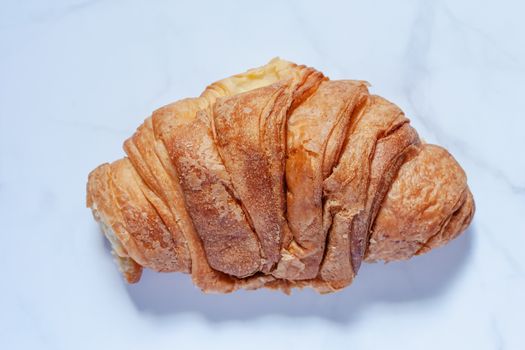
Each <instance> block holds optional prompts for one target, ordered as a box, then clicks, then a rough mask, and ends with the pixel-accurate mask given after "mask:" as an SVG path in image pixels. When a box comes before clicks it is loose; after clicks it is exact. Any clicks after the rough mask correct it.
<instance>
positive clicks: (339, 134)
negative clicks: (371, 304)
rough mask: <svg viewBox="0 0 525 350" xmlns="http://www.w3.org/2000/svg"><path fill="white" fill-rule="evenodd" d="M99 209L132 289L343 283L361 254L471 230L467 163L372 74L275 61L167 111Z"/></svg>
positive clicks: (366, 256) (134, 148) (113, 170)
mask: <svg viewBox="0 0 525 350" xmlns="http://www.w3.org/2000/svg"><path fill="white" fill-rule="evenodd" d="M124 149H125V151H126V154H127V157H125V158H123V159H120V160H117V161H115V162H113V163H111V164H107V163H106V164H102V165H100V166H99V167H98V168H96V169H95V170H93V171H92V172H91V174H90V175H89V180H88V185H87V205H88V207H90V208H91V209H92V211H93V214H94V216H95V219H96V220H97V221H98V222H99V223H100V225H101V227H102V229H103V231H104V233H105V235H106V237H107V238H108V240H109V241H110V242H111V245H112V249H113V251H112V253H113V255H114V256H115V259H116V261H117V263H118V266H119V268H120V270H121V271H122V273H123V274H124V276H125V278H126V280H127V281H128V282H130V283H134V282H137V281H138V280H139V279H140V276H141V273H142V269H143V268H144V267H146V268H150V269H153V270H155V271H162V272H185V273H191V275H192V279H193V282H194V283H195V285H197V286H198V287H199V288H201V289H202V290H203V291H206V292H231V291H233V290H236V289H239V288H246V289H255V288H260V287H268V288H275V289H281V290H283V291H285V292H288V291H289V290H290V288H292V287H305V286H309V287H313V288H315V289H316V290H318V291H320V292H323V293H324V292H331V291H336V290H338V289H341V288H343V287H345V286H347V285H349V284H350V283H351V282H352V280H353V279H354V277H355V276H356V274H357V271H358V270H359V267H360V265H361V262H362V261H363V260H364V261H368V262H371V261H375V260H384V261H392V260H401V259H408V258H410V257H412V256H413V255H417V254H421V253H424V252H427V251H428V250H430V249H432V248H434V247H438V246H441V245H443V244H445V243H447V242H448V241H450V240H451V239H453V238H455V237H456V236H458V235H459V234H460V233H461V232H463V231H464V230H465V229H466V227H467V226H468V225H469V223H470V221H471V219H472V216H473V214H474V201H473V198H472V194H471V192H470V190H469V188H468V186H467V179H466V176H465V173H464V171H463V169H462V168H461V167H460V166H459V164H458V163H457V162H456V161H455V160H454V158H453V157H452V156H451V155H450V154H449V153H448V152H447V151H446V150H445V149H443V148H441V147H439V146H435V145H430V144H426V143H424V142H422V141H421V140H420V139H419V137H418V135H417V133H416V131H415V130H414V129H413V128H412V127H411V126H410V124H409V120H408V119H407V118H406V117H405V116H404V114H403V112H402V111H401V110H400V109H399V108H398V107H397V106H396V105H394V104H392V103H391V102H388V101H387V100H385V99H383V98H381V97H379V96H375V95H370V94H369V92H368V89H367V83H366V82H363V81H353V80H329V79H328V78H326V77H325V76H324V75H323V74H322V73H320V72H318V71H316V70H315V69H312V68H309V67H305V66H299V65H296V64H293V63H291V62H287V61H284V60H280V59H274V60H272V61H270V62H269V63H268V64H267V65H265V66H262V67H260V68H256V69H252V70H249V71H247V72H246V73H243V74H239V75H235V76H232V77H230V78H227V79H224V80H221V81H218V82H216V83H214V84H212V85H210V86H208V87H207V88H206V90H205V91H204V92H203V93H202V94H201V96H200V97H197V98H189V99H184V100H180V101H177V102H175V103H172V104H170V105H167V106H165V107H162V108H160V109H158V110H157V111H155V112H154V113H153V115H152V116H151V117H149V118H148V119H146V121H145V122H144V123H143V124H142V125H141V126H140V127H139V128H138V129H137V131H136V133H135V134H134V135H133V136H132V137H131V138H130V139H128V140H127V141H126V142H125V143H124Z"/></svg>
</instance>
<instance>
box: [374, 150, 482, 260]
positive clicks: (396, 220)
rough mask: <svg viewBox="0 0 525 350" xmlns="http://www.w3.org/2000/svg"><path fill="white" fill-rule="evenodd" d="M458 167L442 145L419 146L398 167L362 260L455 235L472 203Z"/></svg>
mask: <svg viewBox="0 0 525 350" xmlns="http://www.w3.org/2000/svg"><path fill="white" fill-rule="evenodd" d="M466 181H467V178H466V176H465V173H464V171H463V169H461V167H460V166H459V164H458V163H457V162H456V161H455V160H454V158H452V156H451V155H450V154H449V153H448V152H447V151H446V150H445V149H443V148H441V147H439V146H435V145H428V144H425V145H422V146H421V148H420V149H419V150H418V153H417V155H415V156H413V157H412V158H411V159H410V160H408V161H407V162H406V163H405V164H404V165H403V166H402V167H401V169H400V171H399V173H398V175H397V178H396V180H395V181H394V183H393V184H392V187H391V188H390V191H389V192H388V195H387V197H386V198H385V200H384V201H383V203H382V206H381V210H380V211H379V214H378V216H377V218H376V220H375V224H374V227H373V230H372V236H371V239H370V244H369V246H368V252H367V260H369V261H374V260H385V261H391V260H401V259H408V258H410V257H412V256H413V255H415V254H419V253H423V252H424V251H427V250H428V249H429V248H431V247H437V246H440V245H443V244H445V243H446V242H448V241H449V240H451V239H453V238H455V237H456V236H457V235H458V234H459V233H461V232H462V231H463V230H464V229H465V228H466V226H468V224H469V223H470V220H471V218H472V215H473V213H474V202H473V200H472V195H471V193H470V190H469V189H468V187H467V182H466Z"/></svg>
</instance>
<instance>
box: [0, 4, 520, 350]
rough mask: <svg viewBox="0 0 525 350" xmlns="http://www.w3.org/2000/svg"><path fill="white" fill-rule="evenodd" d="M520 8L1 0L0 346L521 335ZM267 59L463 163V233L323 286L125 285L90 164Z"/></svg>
mask: <svg viewBox="0 0 525 350" xmlns="http://www.w3.org/2000/svg"><path fill="white" fill-rule="evenodd" d="M523 4H524V3H523V2H520V1H515V2H512V1H349V2H331V1H322V2H321V1H320V2H316V3H313V2H299V1H258V2H236V3H235V2H218V1H217V2H212V1H210V2H198V1H193V2H180V3H175V2H172V1H121V0H115V1H111V0H107V1H104V0H100V1H95V0H87V1H85V0H75V1H17V0H8V1H5V0H4V1H2V2H1V4H0V218H1V228H0V238H1V242H2V248H1V253H0V276H1V282H0V283H1V288H0V310H1V311H0V348H2V349H106V348H113V349H120V348H122V349H156V350H161V349H190V348H196V349H204V348H214V349H233V348H245V349H258V348H264V349H278V348H288V349H294V348H302V349H307V348H326V349H338V348H346V349H397V348H399V349H422V348H425V349H480V350H481V349H525V328H524V327H525V317H524V314H525V301H524V297H525V272H524V271H525V263H524V247H525V237H524V234H525V220H524V216H525V159H524V155H523V151H524V150H525V138H524V133H523V129H524V127H525V119H524V117H525V116H524V115H523V113H524V111H525V96H524V92H525V90H524V86H525V21H524V20H523V14H524V13H525V6H524V5H523ZM274 56H281V57H282V58H285V59H289V60H294V61H297V62H300V63H305V64H308V65H311V66H314V67H316V68H318V69H320V70H322V71H323V72H325V73H326V74H328V75H329V76H330V77H332V78H355V79H366V80H368V81H370V82H372V83H373V88H372V91H373V92H375V93H378V94H381V95H383V96H385V97H387V98H389V99H391V100H393V101H395V102H396V103H398V104H399V105H400V106H401V107H402V108H403V109H404V110H405V111H406V114H407V115H408V116H409V117H410V118H411V119H412V122H413V124H414V125H415V126H416V127H417V129H418V130H419V132H420V134H421V135H422V137H424V138H425V139H426V140H427V141H430V142H435V143H439V144H441V145H443V146H445V147H447V148H448V149H449V150H450V151H451V152H452V153H453V154H454V155H455V156H456V157H457V159H458V160H459V161H460V163H461V164H462V165H463V166H464V168H465V170H466V172H467V174H468V176H469V183H470V186H471V188H472V191H473V193H474V196H475V199H476V203H477V213H476V217H475V220H474V222H473V224H472V226H471V228H470V229H469V230H468V232H467V233H466V234H465V235H463V236H462V237H461V238H460V239H458V240H456V241H454V242H453V243H452V244H450V245H449V246H447V247H445V248H442V249H438V250H435V251H433V252H431V253H430V254H428V255H425V256H422V257H418V258H415V259H413V260H411V261H409V262H403V263H392V264H389V265H386V266H385V265H382V264H378V265H368V266H365V267H364V268H362V270H361V271H360V275H359V277H358V279H357V280H356V281H355V283H354V284H353V285H352V286H351V287H350V288H348V289H346V290H344V291H343V292H340V293H337V294H333V295H328V296H319V295H317V294H315V293H314V292H312V291H310V290H305V291H301V292H296V293H295V294H294V295H293V296H292V297H287V296H284V295H281V294H278V293H275V292H269V291H258V292H239V293H235V294H233V295H226V296H217V295H203V294H201V293H200V292H199V291H198V290H197V289H195V288H194V287H193V286H192V285H191V282H190V280H189V278H188V277H187V276H177V275H161V274H154V273H150V272H147V273H145V275H144V277H143V280H142V281H141V283H139V284H137V285H133V286H127V285H125V283H123V281H122V279H121V278H120V276H119V274H118V272H117V269H116V267H115V266H114V264H113V262H112V260H111V257H110V255H109V252H108V249H107V246H105V244H104V241H103V239H102V235H101V234H100V233H99V231H98V228H97V227H96V226H95V224H94V222H93V220H92V217H91V214H90V212H89V211H88V210H87V209H85V207H84V194H85V193H84V192H85V183H86V176H87V174H88V172H89V171H90V170H91V169H93V168H94V167H95V166H96V165H98V164H99V163H102V162H104V161H108V160H113V159H116V158H119V157H121V156H122V155H123V151H122V149H121V144H122V142H123V140H124V139H125V138H126V137H127V136H129V135H131V133H132V132H133V131H134V129H135V127H137V126H138V125H139V124H140V123H141V121H142V120H143V119H144V118H145V117H146V116H147V115H148V113H150V112H151V111H152V110H154V109H155V108H157V107H159V106H161V105H163V104H166V103H168V102H171V101H173V100H176V99H179V98H182V97H187V96H194V95H197V94H199V93H200V91H201V90H202V89H203V88H204V87H205V86H206V84H208V83H210V82H212V81H214V80H217V79H219V78H222V77H225V76H228V75H230V74H233V73H237V72H240V71H244V70H245V69H247V68H249V67H253V66H258V65H261V64H264V63H265V62H266V61H267V60H269V59H270V58H272V57H274ZM328 346H330V347H328Z"/></svg>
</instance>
